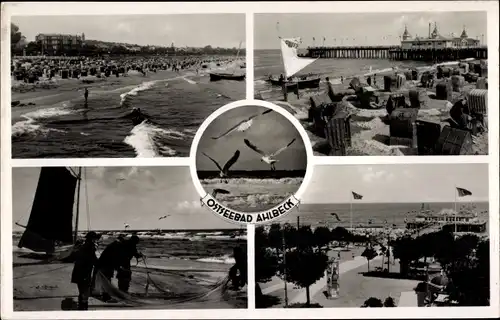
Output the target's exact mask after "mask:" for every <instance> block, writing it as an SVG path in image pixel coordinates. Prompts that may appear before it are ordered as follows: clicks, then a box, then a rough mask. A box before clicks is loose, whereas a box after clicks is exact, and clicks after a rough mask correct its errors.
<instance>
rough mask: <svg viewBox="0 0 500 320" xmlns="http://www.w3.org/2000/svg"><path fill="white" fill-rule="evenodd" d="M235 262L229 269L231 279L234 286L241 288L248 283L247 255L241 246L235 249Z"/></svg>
mask: <svg viewBox="0 0 500 320" xmlns="http://www.w3.org/2000/svg"><path fill="white" fill-rule="evenodd" d="M233 257H234V261H235V264H234V266H232V267H231V269H229V279H230V280H231V283H232V284H233V287H235V288H236V289H239V288H240V287H244V286H245V284H246V283H247V255H246V254H245V252H244V251H243V249H242V248H241V247H235V248H234V249H233Z"/></svg>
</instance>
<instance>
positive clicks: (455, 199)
mask: <svg viewBox="0 0 500 320" xmlns="http://www.w3.org/2000/svg"><path fill="white" fill-rule="evenodd" d="M454 192H455V193H454V195H455V200H454V201H455V235H456V233H457V192H458V190H457V186H456V185H455V191H454Z"/></svg>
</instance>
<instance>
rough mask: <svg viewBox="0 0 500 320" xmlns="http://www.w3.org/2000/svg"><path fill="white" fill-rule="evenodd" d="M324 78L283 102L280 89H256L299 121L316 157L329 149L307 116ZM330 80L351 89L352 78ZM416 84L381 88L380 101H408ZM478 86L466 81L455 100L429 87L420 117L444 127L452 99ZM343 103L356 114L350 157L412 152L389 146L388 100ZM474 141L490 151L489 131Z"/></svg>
mask: <svg viewBox="0 0 500 320" xmlns="http://www.w3.org/2000/svg"><path fill="white" fill-rule="evenodd" d="M359 79H360V81H361V82H362V83H363V82H365V80H364V79H363V77H360V78H359ZM323 80H324V79H323ZM325 81H326V80H324V81H323V82H322V83H321V84H320V88H319V89H308V90H301V92H300V96H299V98H297V96H296V95H295V94H293V93H289V94H288V101H287V102H283V101H282V100H283V95H282V93H281V91H280V90H278V89H274V90H273V91H272V92H269V91H262V92H257V97H259V98H263V99H264V100H267V101H272V102H274V103H277V104H278V105H279V106H281V107H284V108H285V109H287V110H288V111H290V112H291V113H292V114H294V115H295V117H296V118H298V119H299V120H300V122H301V123H302V125H303V126H304V128H305V129H306V130H307V133H308V136H309V139H310V140H311V143H312V145H313V149H314V155H317V156H321V155H327V152H328V148H329V147H328V141H327V140H326V139H324V138H321V137H319V136H318V135H316V134H315V133H314V132H313V130H312V123H311V122H308V121H307V118H308V110H309V108H310V97H312V96H315V95H322V94H327V92H328V87H327V84H326V83H325ZM330 81H331V83H332V88H333V90H334V92H347V91H348V90H349V81H350V80H348V79H345V80H344V82H343V83H341V82H340V81H338V79H331V80H330ZM383 81H384V79H383V75H377V77H376V81H375V83H376V84H372V87H374V88H376V89H380V87H379V86H380V85H383ZM416 87H417V82H416V81H407V82H406V83H405V84H404V87H403V88H401V89H400V90H398V91H397V92H383V91H379V93H380V100H381V101H387V99H388V97H389V96H390V95H391V94H394V93H400V94H403V95H404V96H405V98H406V101H409V91H410V90H411V89H415V88H416ZM475 87H476V85H475V84H469V83H466V84H465V85H464V87H463V88H462V91H461V92H453V93H452V101H446V100H437V99H434V98H432V97H433V95H435V87H434V88H428V89H426V90H427V94H428V95H429V99H428V102H427V104H426V105H425V106H423V107H422V108H421V109H420V110H419V113H418V119H419V120H425V121H433V122H438V123H441V127H444V126H445V125H446V122H443V121H444V120H445V119H446V118H449V117H450V115H449V111H450V109H451V106H452V105H450V102H451V104H453V103H454V102H455V101H457V100H459V98H460V97H463V96H465V94H466V93H467V92H468V91H470V90H472V89H474V88H475ZM343 104H344V106H345V107H346V109H347V110H348V111H349V112H350V113H351V114H353V116H352V117H351V133H352V138H351V139H352V146H351V147H349V148H347V150H346V152H347V155H348V156H359V155H378V156H391V155H411V154H410V153H409V151H408V148H406V147H403V146H397V145H396V146H390V145H389V136H390V135H389V125H387V124H385V123H384V122H383V120H382V119H381V118H383V117H385V116H386V115H387V111H386V109H385V103H384V106H383V107H382V108H381V109H361V108H358V107H357V102H355V101H352V98H350V97H349V96H344V99H343ZM473 140H474V144H473V152H474V153H475V154H487V153H488V133H487V132H485V133H483V134H481V135H478V136H477V137H474V138H473Z"/></svg>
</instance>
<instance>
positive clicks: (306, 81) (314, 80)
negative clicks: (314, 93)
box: [268, 76, 321, 91]
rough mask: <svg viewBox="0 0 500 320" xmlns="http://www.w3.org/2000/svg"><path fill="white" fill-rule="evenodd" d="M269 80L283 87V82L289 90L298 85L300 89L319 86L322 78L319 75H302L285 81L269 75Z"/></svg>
mask: <svg viewBox="0 0 500 320" xmlns="http://www.w3.org/2000/svg"><path fill="white" fill-rule="evenodd" d="M268 81H269V82H270V83H271V84H272V85H274V86H280V87H282V86H283V84H284V85H285V86H286V87H287V90H288V91H291V90H295V89H296V88H297V87H298V88H299V89H308V88H318V87H319V83H320V81H321V79H320V78H319V77H316V76H313V77H308V76H307V77H301V78H295V79H293V78H292V79H291V80H288V81H284V79H280V78H279V77H273V76H269V78H268Z"/></svg>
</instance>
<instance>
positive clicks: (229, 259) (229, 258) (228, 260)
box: [196, 254, 236, 264]
mask: <svg viewBox="0 0 500 320" xmlns="http://www.w3.org/2000/svg"><path fill="white" fill-rule="evenodd" d="M196 261H200V262H210V263H224V264H235V263H236V262H235V261H234V258H233V257H232V256H231V255H230V254H225V255H223V256H220V257H208V258H200V259H196Z"/></svg>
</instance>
